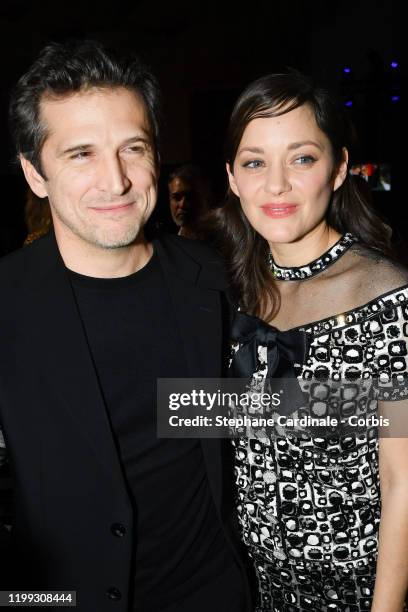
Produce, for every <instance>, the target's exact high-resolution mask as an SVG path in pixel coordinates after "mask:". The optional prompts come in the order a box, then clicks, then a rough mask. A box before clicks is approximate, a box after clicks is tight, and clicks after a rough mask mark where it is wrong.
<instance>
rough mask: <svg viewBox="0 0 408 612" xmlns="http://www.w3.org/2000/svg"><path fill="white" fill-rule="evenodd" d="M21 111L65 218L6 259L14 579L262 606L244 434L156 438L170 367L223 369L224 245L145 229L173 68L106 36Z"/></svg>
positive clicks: (57, 60)
mask: <svg viewBox="0 0 408 612" xmlns="http://www.w3.org/2000/svg"><path fill="white" fill-rule="evenodd" d="M11 124H12V131H13V134H14V137H15V141H16V145H17V151H18V154H19V157H20V161H21V166H22V169H23V171H24V175H25V177H26V179H27V182H28V184H29V186H30V187H31V189H32V191H33V192H34V193H35V194H36V195H37V196H39V197H40V198H44V197H47V198H48V200H49V203H50V208H51V213H52V218H53V225H54V231H55V234H54V232H52V233H51V234H50V235H49V236H47V237H45V238H42V239H41V240H38V241H36V242H35V243H34V244H33V245H30V246H27V247H25V248H24V249H23V250H22V251H20V252H17V253H14V254H12V255H11V256H9V257H7V258H6V259H5V260H3V261H2V262H1V264H0V281H1V287H2V293H3V298H2V302H1V307H0V312H1V321H2V326H1V330H0V339H1V347H2V361H1V367H0V423H1V426H2V429H3V432H4V437H5V448H6V449H7V452H8V455H9V457H10V465H11V468H12V475H13V482H14V488H15V502H14V517H15V518H14V525H13V528H12V530H11V534H12V538H13V539H12V542H11V550H12V551H13V552H14V553H15V554H14V558H15V562H14V565H11V561H10V563H8V557H7V555H6V551H5V550H4V551H3V554H2V555H1V558H2V561H3V562H6V563H5V564H6V566H8V567H12V570H11V571H9V572H8V573H9V576H8V579H7V581H6V579H5V578H4V573H0V575H1V578H2V582H3V584H2V588H3V589H7V588H11V587H14V588H15V589H16V588H17V589H20V590H21V589H29V588H30V589H37V590H39V589H42V590H70V589H71V590H76V592H77V609H78V610H80V611H81V612H82V611H83V612H85V611H86V612H104V611H105V610H106V611H108V610H118V611H120V612H128V611H133V610H138V611H140V612H147V611H158V610H163V611H166V612H176V611H177V612H187V611H188V612H191V611H193V610H194V611H198V612H200V611H202V612H204V611H205V610H212V611H213V612H216V611H218V610H219V611H221V610H222V611H224V612H225V611H231V612H232V611H238V610H244V609H249V607H248V606H249V598H248V594H247V584H246V581H245V577H244V572H243V568H242V565H241V561H240V558H239V554H238V552H237V551H238V546H239V545H238V543H237V542H236V540H235V533H234V530H233V528H232V527H231V524H232V521H233V518H232V517H233V511H232V504H231V497H232V496H231V490H232V484H233V483H232V477H231V475H230V474H228V473H226V466H227V463H228V462H227V461H226V460H225V459H224V456H223V455H225V457H227V455H228V446H227V445H226V446H223V444H221V443H220V441H218V440H202V441H201V442H200V441H198V440H187V439H184V440H170V439H158V438H157V436H156V425H155V423H156V415H155V396H156V379H157V378H159V377H167V378H172V377H190V376H191V377H218V376H219V375H220V374H221V370H222V347H223V338H222V316H223V311H222V288H223V283H222V280H221V278H220V273H219V270H218V266H217V263H216V261H215V260H214V257H213V255H212V254H211V253H210V252H209V251H208V250H207V249H206V247H205V246H203V245H200V244H198V243H197V244H196V243H190V242H188V241H186V240H183V239H182V238H178V237H168V238H163V239H162V240H157V241H155V242H154V243H150V242H148V241H147V240H146V238H145V236H144V233H143V228H144V226H145V224H146V222H147V220H148V218H149V216H150V214H151V212H152V210H153V208H154V206H155V203H156V196H157V177H158V157H159V156H158V148H157V147H158V137H159V133H158V92H157V86H156V82H155V80H154V78H153V77H152V75H151V74H150V73H149V72H147V71H146V69H144V68H143V67H142V66H141V65H140V63H138V62H137V61H136V60H127V61H126V60H116V59H115V58H114V57H113V56H111V55H109V54H108V53H107V52H106V51H105V50H104V49H103V48H101V47H100V46H99V45H97V44H96V43H92V42H82V43H81V42H77V43H70V44H67V45H56V44H53V45H51V46H49V47H46V48H45V49H44V50H43V52H42V53H41V54H40V56H39V58H38V60H37V61H36V62H35V63H34V64H33V66H32V67H31V68H30V69H29V71H28V72H27V74H25V75H24V76H23V77H22V78H21V79H20V81H19V83H18V85H17V88H16V90H15V92H14V95H13V99H12V103H11ZM7 535H8V534H7V533H3V540H6V539H7V537H6V536H7ZM4 546H5V544H4Z"/></svg>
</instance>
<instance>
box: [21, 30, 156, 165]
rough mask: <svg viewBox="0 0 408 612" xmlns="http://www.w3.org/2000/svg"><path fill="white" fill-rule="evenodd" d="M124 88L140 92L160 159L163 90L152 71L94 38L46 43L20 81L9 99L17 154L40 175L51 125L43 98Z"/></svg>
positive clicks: (154, 145) (131, 57)
mask: <svg viewBox="0 0 408 612" xmlns="http://www.w3.org/2000/svg"><path fill="white" fill-rule="evenodd" d="M93 87H96V88H116V87H124V88H126V89H128V90H130V91H134V92H136V93H137V94H139V95H140V96H141V98H142V99H143V101H144V104H145V106H146V111H147V116H148V121H149V131H150V137H151V140H152V146H153V149H154V155H155V159H156V163H157V164H158V163H159V131H160V129H159V128H160V91H159V87H158V83H157V80H156V78H155V77H154V76H153V74H152V73H151V72H150V71H149V70H148V69H147V68H146V67H145V66H144V65H143V64H142V62H141V61H140V60H139V59H138V58H136V57H134V56H127V57H119V56H116V54H114V53H112V52H110V51H108V50H107V49H106V48H104V47H103V45H101V44H100V43H98V42H96V41H93V40H85V41H79V40H70V41H68V42H66V43H62V44H61V43H51V44H50V45H47V46H46V47H44V49H43V50H42V51H41V52H40V55H39V57H38V59H37V60H36V61H35V62H34V63H33V64H32V65H31V67H30V69H29V70H28V71H27V72H26V73H25V74H24V75H23V76H22V77H21V78H20V80H19V81H18V83H17V85H16V87H15V89H14V91H13V93H12V96H11V101H10V127H11V133H12V136H13V139H14V143H15V146H16V149H17V153H18V154H19V155H22V156H23V157H25V158H26V159H28V160H29V161H30V162H31V163H32V164H33V166H34V167H35V168H36V169H37V171H38V172H40V174H43V173H42V168H41V160H40V155H41V149H42V146H43V144H44V141H45V139H46V137H47V126H46V125H44V124H43V123H42V122H41V117H40V102H41V100H43V99H44V98H47V97H49V98H50V99H53V98H54V99H55V98H59V97H64V96H66V95H70V94H72V93H76V92H79V91H82V90H86V89H88V88H93Z"/></svg>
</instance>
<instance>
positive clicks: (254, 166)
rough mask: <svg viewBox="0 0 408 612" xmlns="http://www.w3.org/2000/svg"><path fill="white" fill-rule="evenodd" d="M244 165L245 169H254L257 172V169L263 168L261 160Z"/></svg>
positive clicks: (252, 160)
mask: <svg viewBox="0 0 408 612" xmlns="http://www.w3.org/2000/svg"><path fill="white" fill-rule="evenodd" d="M242 165H243V166H244V168H252V169H254V170H256V169H257V168H260V167H261V166H262V161H261V160H260V159H251V160H250V161H247V162H245V163H244V164H242Z"/></svg>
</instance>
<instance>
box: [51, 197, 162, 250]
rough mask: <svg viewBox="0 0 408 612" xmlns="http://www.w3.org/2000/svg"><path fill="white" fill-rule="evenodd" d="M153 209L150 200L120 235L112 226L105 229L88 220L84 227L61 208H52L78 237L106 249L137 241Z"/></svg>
mask: <svg viewBox="0 0 408 612" xmlns="http://www.w3.org/2000/svg"><path fill="white" fill-rule="evenodd" d="M153 209H154V206H152V205H151V203H150V202H148V203H147V204H146V206H145V209H144V211H143V212H142V214H141V216H140V217H139V218H138V219H136V220H135V221H134V222H133V223H131V222H128V223H127V225H125V226H124V227H123V228H122V229H121V232H120V235H119V236H115V231H114V228H112V227H110V228H109V229H104V228H101V227H100V226H99V225H97V224H95V223H94V224H92V223H88V224H87V223H86V222H82V227H78V226H79V224H76V223H74V222H72V221H71V220H70V219H68V218H67V217H66V216H65V215H64V214H62V213H61V211H60V210H58V209H57V208H55V207H54V206H52V210H53V212H54V214H55V215H56V217H57V218H58V219H59V221H60V222H61V223H62V224H63V225H64V226H65V227H67V228H68V229H69V230H70V231H71V232H72V233H73V234H74V235H75V236H76V237H78V238H80V239H81V240H82V241H83V242H86V243H87V244H88V245H90V246H93V247H97V248H99V249H106V250H114V249H121V248H125V247H128V246H130V245H132V244H134V243H135V242H137V239H138V238H139V237H140V236H141V235H142V236H143V229H144V227H145V225H146V223H147V221H148V220H149V217H150V215H151V213H152V212H153ZM102 214H105V213H102Z"/></svg>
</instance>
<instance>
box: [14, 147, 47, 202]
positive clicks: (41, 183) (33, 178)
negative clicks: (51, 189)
mask: <svg viewBox="0 0 408 612" xmlns="http://www.w3.org/2000/svg"><path fill="white" fill-rule="evenodd" d="M20 163H21V167H22V169H23V172H24V176H25V178H26V181H27V183H28V184H29V185H30V187H31V191H33V192H34V193H35V195H36V196H38V197H39V198H46V197H47V196H48V192H47V190H46V188H45V179H44V178H43V177H42V176H41V174H40V173H39V172H38V171H37V170H36V169H35V168H34V166H33V164H32V163H31V162H30V161H28V159H26V158H25V157H23V155H20Z"/></svg>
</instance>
